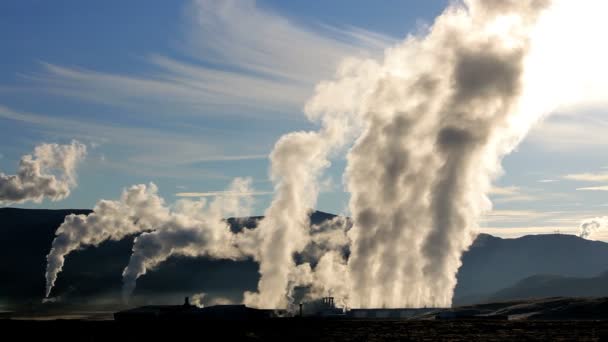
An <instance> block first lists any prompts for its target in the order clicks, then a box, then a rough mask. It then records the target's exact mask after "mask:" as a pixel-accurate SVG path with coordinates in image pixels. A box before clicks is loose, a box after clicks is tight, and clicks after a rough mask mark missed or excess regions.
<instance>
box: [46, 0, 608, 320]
mask: <svg viewBox="0 0 608 342" xmlns="http://www.w3.org/2000/svg"><path fill="white" fill-rule="evenodd" d="M607 7H608V5H606V2H602V1H592V0H588V1H585V0H581V1H578V2H573V1H560V0H554V1H550V0H500V1H488V0H465V1H459V2H453V3H452V4H451V5H450V6H449V7H448V8H447V9H446V10H445V11H444V13H443V14H442V15H441V16H439V17H438V18H437V19H436V21H435V23H434V24H433V25H432V26H431V27H430V28H428V30H427V31H426V32H424V33H422V34H420V35H418V36H408V37H407V38H406V39H405V40H404V41H403V42H402V43H401V44H399V45H397V46H394V47H392V48H389V49H387V50H386V51H385V56H384V59H383V60H381V61H374V60H370V59H367V60H359V59H347V60H345V61H344V63H342V65H341V67H340V68H339V70H338V72H337V74H336V78H335V79H334V80H332V81H327V82H322V83H320V84H319V85H318V86H317V88H316V90H315V95H314V96H313V98H312V99H311V100H310V101H309V102H308V103H307V104H306V108H305V112H306V114H307V116H308V118H309V119H311V120H313V121H317V122H320V123H321V128H320V129H319V130H318V131H313V132H294V133H289V134H287V135H285V136H283V137H281V138H280V139H279V141H278V142H277V143H276V145H275V146H274V149H273V151H272V153H271V155H270V160H271V178H272V181H273V182H274V185H275V196H274V198H273V200H272V202H271V204H270V206H269V207H268V208H267V209H266V211H265V217H264V219H263V220H261V221H260V222H259V224H258V227H257V229H255V230H244V231H243V232H241V233H238V234H234V233H231V232H230V230H229V228H228V227H227V225H226V224H225V223H224V222H222V218H223V217H222V215H226V214H227V213H236V212H237V211H236V210H237V209H240V208H243V207H247V203H242V202H240V201H242V200H245V199H244V198H243V199H238V200H237V199H234V198H233V199H226V198H223V199H218V200H217V201H218V202H217V203H216V202H213V203H212V204H211V205H210V206H209V207H207V205H206V203H205V202H202V201H201V202H183V203H181V204H178V205H177V208H176V210H175V211H173V212H171V211H170V210H169V209H168V208H166V207H165V206H164V205H163V203H162V199H159V198H158V197H157V196H156V194H155V192H156V189H155V188H154V187H152V188H150V189H147V188H146V187H145V186H138V187H134V188H132V189H130V190H129V191H126V192H125V194H124V195H123V199H122V200H121V201H118V202H113V201H101V202H100V203H99V204H98V205H97V206H96V208H95V213H93V214H91V215H89V216H88V217H86V216H82V215H80V216H74V215H72V216H68V217H67V218H66V221H65V222H64V224H63V225H62V226H61V227H60V229H59V230H58V232H57V234H58V236H57V238H56V239H55V241H54V242H53V249H52V250H51V253H50V254H49V256H48V260H49V265H48V268H47V296H48V294H49V293H50V290H51V288H52V286H53V283H54V281H55V279H56V276H57V273H58V272H59V271H60V270H61V266H62V264H63V259H64V257H65V255H67V254H68V253H69V252H71V251H73V250H75V249H77V248H80V247H81V246H86V245H96V244H98V243H100V242H101V241H104V240H107V239H120V238H122V237H124V236H126V235H130V234H138V233H139V234H141V233H142V232H144V231H148V230H150V232H146V233H143V234H142V235H140V236H139V237H138V238H137V240H136V243H135V246H134V248H133V256H132V258H131V260H130V263H129V265H128V266H127V268H126V269H125V271H124V273H123V276H124V281H125V293H126V294H129V293H130V292H131V291H132V290H133V288H134V286H135V281H136V279H137V278H138V277H139V276H141V275H142V274H145V272H146V271H148V270H150V269H151V268H154V267H155V266H157V265H158V264H159V263H161V262H162V261H164V260H166V259H167V258H168V257H169V256H171V255H186V256H199V255H205V256H210V257H215V258H229V259H238V258H242V257H250V256H252V257H253V258H254V259H255V260H256V261H257V262H259V265H260V275H261V278H260V281H259V283H258V289H257V292H247V293H245V295H244V302H245V304H248V305H250V306H255V307H262V308H281V307H287V306H288V305H289V304H290V298H291V295H292V292H293V290H294V287H296V286H307V287H309V288H310V293H309V296H311V298H314V296H324V295H334V296H336V297H340V298H341V299H342V300H345V301H346V300H348V304H349V306H353V307H404V306H412V307H417V306H449V305H451V300H452V295H453V290H454V287H455V285H456V272H457V270H458V268H459V267H460V265H461V261H460V257H461V255H462V253H463V251H464V250H466V249H467V248H468V247H469V245H470V244H471V242H472V240H473V237H474V235H475V232H476V228H477V222H478V219H479V217H480V215H481V214H482V213H483V212H484V211H486V210H489V209H490V208H491V203H490V201H489V199H488V197H487V193H488V191H489V189H490V185H491V183H492V181H493V180H494V179H495V178H496V177H497V176H499V175H500V173H501V172H502V169H501V166H500V161H501V159H502V158H503V157H504V156H505V155H506V154H508V153H510V152H511V151H512V150H513V149H514V148H515V147H516V146H517V145H518V144H519V143H520V142H521V141H522V140H523V139H524V137H525V136H526V134H527V133H528V131H529V130H530V128H531V127H532V126H533V125H534V124H535V123H536V122H538V121H539V120H540V119H542V117H543V116H544V115H547V114H549V113H551V112H553V111H555V110H556V109H558V108H561V109H563V108H568V107H569V106H575V105H581V104H585V103H589V102H594V101H595V102H597V101H601V99H602V96H600V95H598V94H603V95H605V94H606V90H608V87H607V86H606V80H605V79H604V78H605V77H604V76H605V75H607V74H608V73H606V66H605V65H606V63H605V60H606V58H608V49H601V48H598V46H603V45H602V44H601V43H600V42H602V41H603V37H602V35H603V32H605V31H606V30H604V29H599V28H600V27H601V28H605V26H606V24H607V23H608V22H607V21H606V20H604V19H603V17H602V16H603V15H604V13H606V11H605V9H606V8H607ZM570 18H585V19H583V20H578V19H577V21H576V25H567V26H566V27H567V29H563V27H564V21H565V22H569V21H570ZM587 19H589V20H587ZM583 21H584V22H583ZM573 46H574V47H576V48H577V49H578V50H577V51H575V52H573V51H572V47H573ZM597 49H601V50H599V51H598V53H597V54H592V55H593V56H591V57H589V58H587V57H586V56H583V55H585V54H587V53H591V52H595V51H596V50H597ZM598 56H600V57H601V58H600V57H598ZM564 69H568V70H574V71H568V72H563V73H562V71H564ZM597 74H600V75H601V77H599V79H600V81H599V82H596V80H597V79H598V77H597ZM558 76H561V77H562V79H559V80H557V81H556V79H555V78H556V77H558ZM606 79H608V78H606ZM590 80H591V82H589V81H590ZM579 89H585V92H581V91H574V90H579ZM587 94H590V95H589V96H587ZM604 97H605V96H604ZM353 141H354V146H353V147H352V148H351V150H350V151H349V152H348V156H347V162H348V163H347V169H346V171H345V175H344V179H345V183H346V186H347V190H348V191H349V192H350V194H351V198H350V202H349V210H350V213H351V214H352V221H350V222H346V221H344V222H342V223H340V224H338V223H339V222H333V223H331V224H330V225H334V226H333V228H328V227H325V228H322V227H313V228H312V229H311V227H310V222H309V213H310V210H311V209H312V208H314V207H315V204H316V201H317V196H318V192H319V189H318V184H319V179H320V177H321V175H322V173H323V171H324V170H325V169H326V168H327V167H328V166H329V165H330V162H329V159H330V157H332V156H333V154H335V153H337V152H338V151H340V150H341V149H342V148H343V147H344V146H348V145H349V143H352V142H353ZM244 184H245V183H238V182H236V183H235V184H233V186H236V187H237V188H239V189H240V188H241V187H243V189H244V188H245V186H244ZM131 193H134V194H135V195H134V198H135V199H139V201H138V200H130V199H129V198H130V197H131V195H130V194H131ZM138 193H139V194H141V195H139V196H137V195H136V194H138ZM147 201H151V202H152V203H147ZM140 202H141V205H140ZM202 212H204V214H203V213H202ZM351 226H352V227H351ZM593 227H595V226H593V225H589V228H593ZM347 250H348V252H346V251H347ZM296 260H297V261H298V262H299V264H298V263H297V262H296Z"/></svg>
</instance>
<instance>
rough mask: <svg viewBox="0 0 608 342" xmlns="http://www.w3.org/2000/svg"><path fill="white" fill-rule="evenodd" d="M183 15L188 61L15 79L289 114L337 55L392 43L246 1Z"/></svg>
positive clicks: (171, 103) (194, 7)
mask: <svg viewBox="0 0 608 342" xmlns="http://www.w3.org/2000/svg"><path fill="white" fill-rule="evenodd" d="M184 13H187V14H186V22H187V24H186V27H187V28H186V29H185V37H184V38H183V40H182V44H181V49H182V50H183V52H185V53H186V54H188V55H189V57H191V58H189V62H186V61H184V60H180V59H177V58H173V57H168V56H162V55H158V54H152V55H150V56H148V57H146V61H147V62H148V65H149V66H150V67H151V72H150V73H151V74H153V75H154V76H144V75H133V74H115V73H106V72H100V71H95V70H89V69H86V68H79V67H68V66H61V65H56V64H52V63H48V62H43V63H42V64H41V66H42V68H43V70H44V71H43V72H41V73H29V74H24V75H22V77H24V78H25V79H28V80H30V81H32V82H34V83H35V84H39V85H42V86H44V87H45V88H46V89H47V90H48V91H51V92H54V93H57V94H59V95H65V96H74V97H77V98H81V99H84V100H87V101H93V102H98V103H102V104H107V105H113V106H121V107H126V108H141V107H145V108H150V105H151V104H153V105H154V106H155V107H158V106H160V107H161V108H172V109H173V110H172V111H171V112H172V113H173V112H175V110H174V109H175V107H176V106H177V107H179V108H183V109H185V111H181V112H183V113H190V114H189V115H202V114H203V115H208V116H209V115H214V114H213V113H214V112H215V111H217V109H220V108H227V107H229V108H233V109H234V108H238V109H248V110H247V111H246V112H250V111H251V110H252V109H254V110H257V111H263V112H266V113H268V112H280V113H284V112H285V111H286V110H287V111H288V112H289V111H290V112H292V113H294V114H295V113H297V112H299V110H300V108H301V105H302V103H304V102H305V101H306V99H307V98H308V97H309V96H310V95H311V94H312V92H313V88H314V84H315V83H316V82H317V81H318V80H319V79H324V78H327V77H329V76H330V75H332V74H333V72H334V70H335V69H336V67H337V66H338V64H339V62H340V61H341V60H342V59H343V58H344V57H346V56H360V57H364V56H372V55H374V56H377V55H379V54H380V53H381V52H382V50H383V49H384V48H385V47H386V46H389V45H390V44H391V43H393V42H394V40H393V39H392V38H389V37H386V36H383V35H380V34H377V33H373V32H368V31H365V30H362V29H357V28H349V29H338V28H331V27H326V26H318V27H306V26H303V25H299V24H296V23H294V22H293V21H291V20H289V19H288V18H286V17H283V16H281V15H279V14H277V13H273V12H270V11H266V10H263V9H261V8H259V7H258V6H257V5H256V3H255V1H253V0H240V1H236V0H228V1H221V2H218V1H209V0H200V1H198V0H197V1H193V2H191V3H190V4H189V5H188V6H187V10H186V11H184ZM252 32H258V33H257V34H252ZM261 33H263V34H261ZM294 66H297V67H294ZM150 73H149V74H150ZM276 94H281V96H276ZM240 112H243V111H242V110H240ZM241 115H242V114H241Z"/></svg>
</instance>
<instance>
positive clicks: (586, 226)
mask: <svg viewBox="0 0 608 342" xmlns="http://www.w3.org/2000/svg"><path fill="white" fill-rule="evenodd" d="M606 227H608V217H606V216H602V217H594V218H591V219H587V220H584V221H583V222H581V225H580V226H579V228H578V229H579V235H578V236H580V237H582V238H583V239H588V238H591V237H593V235H594V234H595V233H596V232H598V231H599V230H605V229H606Z"/></svg>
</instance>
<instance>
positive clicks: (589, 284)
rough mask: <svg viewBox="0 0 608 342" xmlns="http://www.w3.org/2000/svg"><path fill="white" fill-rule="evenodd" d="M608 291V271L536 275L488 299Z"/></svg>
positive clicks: (601, 293)
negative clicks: (586, 274)
mask: <svg viewBox="0 0 608 342" xmlns="http://www.w3.org/2000/svg"><path fill="white" fill-rule="evenodd" d="M606 293H608V273H606V272H605V273H602V274H600V275H598V276H596V277H589V278H580V277H564V276H559V275H536V276H532V277H528V278H525V279H522V280H520V281H519V282H517V283H516V284H515V285H513V286H510V287H507V288H504V289H502V290H500V291H497V292H496V293H494V294H493V295H491V296H489V297H488V298H487V301H503V300H510V299H515V298H517V299H527V298H541V297H600V296H605V295H606Z"/></svg>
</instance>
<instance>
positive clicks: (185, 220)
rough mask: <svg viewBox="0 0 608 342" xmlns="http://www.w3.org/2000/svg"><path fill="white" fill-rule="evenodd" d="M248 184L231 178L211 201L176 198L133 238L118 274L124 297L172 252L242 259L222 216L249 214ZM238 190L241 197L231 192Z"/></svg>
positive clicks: (246, 181) (239, 179) (242, 180)
mask: <svg viewBox="0 0 608 342" xmlns="http://www.w3.org/2000/svg"><path fill="white" fill-rule="evenodd" d="M250 183H251V180H250V179H241V178H237V179H235V180H234V181H233V183H232V184H231V186H230V188H229V189H228V193H229V195H227V196H218V197H216V198H215V199H214V200H213V201H212V202H211V203H207V201H206V200H205V199H200V200H199V201H189V200H181V201H178V202H177V205H176V206H175V209H174V210H173V211H172V212H171V213H170V215H169V216H168V217H166V218H164V222H162V223H161V224H160V225H158V226H155V227H154V231H151V232H145V233H143V234H141V235H139V236H138V237H137V238H135V242H134V245H133V253H132V254H131V259H130V260H129V264H128V266H127V267H126V268H125V270H124V271H123V274H122V275H123V282H124V289H123V290H124V291H123V293H124V295H125V298H128V297H129V296H130V295H131V293H132V292H133V290H134V289H135V282H136V281H137V278H139V277H140V276H142V275H144V274H146V272H147V271H148V270H150V269H153V268H155V267H157V266H158V265H159V264H161V263H162V262H163V261H165V260H167V259H168V258H169V257H170V256H172V255H181V256H189V257H199V256H206V257H210V258H214V259H231V260H238V259H243V258H245V257H246V255H245V254H244V253H243V252H242V251H241V250H240V249H239V248H238V246H237V237H236V235H235V234H234V233H233V232H232V231H231V230H230V225H229V224H228V223H227V222H226V221H225V220H224V218H226V217H229V216H237V217H238V216H247V215H250V213H251V206H252V204H253V197H251V195H249V194H250V193H251V190H250ZM239 193H240V194H243V196H238V195H235V194H239Z"/></svg>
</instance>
